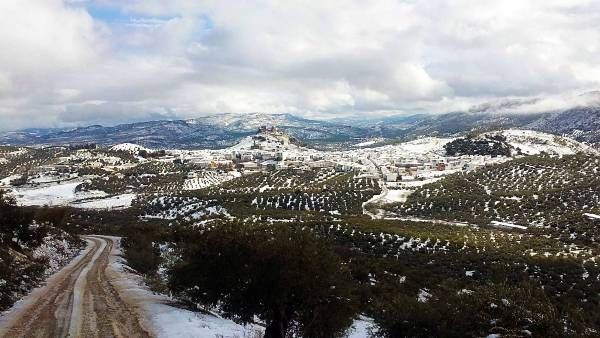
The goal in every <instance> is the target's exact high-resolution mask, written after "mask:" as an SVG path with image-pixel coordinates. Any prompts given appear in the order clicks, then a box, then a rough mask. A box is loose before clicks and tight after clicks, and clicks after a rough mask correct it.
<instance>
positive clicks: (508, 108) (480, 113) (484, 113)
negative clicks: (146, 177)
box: [0, 92, 600, 149]
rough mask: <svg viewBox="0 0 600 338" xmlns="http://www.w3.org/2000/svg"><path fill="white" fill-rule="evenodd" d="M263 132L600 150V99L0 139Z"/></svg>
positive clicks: (141, 139) (222, 120)
mask: <svg viewBox="0 0 600 338" xmlns="http://www.w3.org/2000/svg"><path fill="white" fill-rule="evenodd" d="M261 126H269V127H270V126H274V127H277V128H278V129H279V130H280V131H283V132H285V133H286V134H289V135H290V136H292V137H293V138H295V139H297V140H299V141H300V142H303V143H306V144H307V145H310V146H312V147H317V148H321V149H326V148H329V149H332V148H335V147H338V148H339V146H341V145H344V146H348V145H356V144H361V143H363V142H365V141H370V140H372V139H379V140H382V141H380V142H377V143H380V144H385V143H389V142H388V140H394V141H398V140H400V141H406V140H410V139H414V138H417V137H423V136H439V137H456V136H460V135H463V134H465V133H467V132H470V131H490V130H505V129H511V128H518V129H530V130H537V131H542V132H547V133H551V134H555V135H562V136H569V137H571V138H574V139H576V140H578V141H581V142H585V143H588V144H595V145H598V144H600V92H588V93H584V94H581V95H577V96H573V97H560V98H554V99H536V98H534V99H510V100H500V101H497V102H490V103H486V104H480V105H477V106H474V107H472V108H471V109H468V110H466V111H462V112H451V113H446V114H438V115H431V114H417V115H398V116H388V117H384V118H369V117H368V116H367V117H365V118H364V119H356V118H354V119H348V120H346V119H335V120H331V121H321V120H312V119H306V118H302V117H298V116H295V115H291V114H266V113H247V114H218V115H210V116H204V117H198V118H194V119H187V120H173V121H149V122H139V123H131V124H122V125H117V126H112V127H105V126H98V125H93V126H88V127H80V128H74V129H65V128H62V129H26V130H21V131H13V132H8V133H4V134H0V143H5V144H13V145H31V144H43V145H59V144H82V143H96V144H103V145H114V144H119V143H135V144H140V145H142V146H145V147H150V148H182V149H191V148H213V149H214V148H225V147H228V146H232V145H234V144H236V143H237V142H238V141H239V140H241V139H242V138H244V137H246V136H252V135H254V134H255V133H256V131H257V130H258V129H259V128H260V127H261Z"/></svg>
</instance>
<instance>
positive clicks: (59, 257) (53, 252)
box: [33, 234, 81, 276]
mask: <svg viewBox="0 0 600 338" xmlns="http://www.w3.org/2000/svg"><path fill="white" fill-rule="evenodd" d="M80 251H81V247H79V246H77V245H73V244H72V243H70V242H69V241H67V240H66V239H65V238H60V236H57V235H56V234H53V235H48V236H46V237H44V239H43V240H42V244H41V245H40V246H38V247H37V248H35V250H33V257H34V258H44V259H47V260H48V267H47V268H46V270H45V271H44V275H45V276H50V275H52V274H53V273H56V272H57V271H58V270H60V269H61V268H62V267H63V266H65V265H67V263H69V261H71V260H72V259H73V257H75V256H76V255H77V253H78V252H80Z"/></svg>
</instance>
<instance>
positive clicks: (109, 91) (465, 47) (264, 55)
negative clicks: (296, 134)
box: [0, 0, 600, 129]
mask: <svg viewBox="0 0 600 338" xmlns="http://www.w3.org/2000/svg"><path fill="white" fill-rule="evenodd" d="M599 22H600V4H599V3H598V2H597V1H591V0H548V1H543V2H540V1H536V0H506V1H497V2H481V1H476V0H457V1H451V2H450V1H445V0H411V1H408V0H407V1H396V0H383V1H377V2H370V3H366V2H364V1H358V0H351V1H341V0H339V1H338V0H330V1H318V2H301V1H288V2H285V4H282V3H281V2H280V1H275V0H257V1H253V2H241V3H237V4H236V5H232V4H231V3H229V2H224V1H216V0H215V1H191V0H171V1H162V0H131V1H118V0H89V1H60V0H32V1H17V0H5V1H2V2H1V3H0V47H2V51H3V53H0V122H1V123H0V128H2V129H15V128H20V127H24V126H62V125H77V124H88V123H97V122H101V123H105V124H110V123H117V122H126V121H137V120H143V119H151V118H178V117H192V116H198V115H203V114H213V113H220V112H252V111H264V112H292V113H296V114H301V115H305V116H311V117H325V118H329V117H340V116H350V115H358V114H360V115H361V116H368V114H381V113H382V112H385V113H388V114H389V113H403V112H406V113H410V112H416V111H418V112H423V111H425V112H433V113H435V112H442V111H449V110H456V109H466V108H468V107H469V106H470V105H473V104H478V103H481V102H486V101H490V100H491V101H494V100H501V99H503V98H510V99H514V98H531V97H542V98H548V99H546V100H541V101H539V102H543V104H541V103H538V104H537V105H536V107H542V106H543V107H546V106H550V107H551V106H553V105H554V104H556V105H557V106H561V105H562V103H564V101H565V100H562V99H553V98H556V97H560V95H561V94H563V93H566V92H567V93H572V92H577V91H587V90H591V89H595V88H597V87H598V86H599V83H598V82H600V77H599V76H598V74H600V66H598V64H597V60H598V58H599V57H600V24H599ZM569 102H570V101H569ZM530 108H531V107H530ZM531 109H539V108H531Z"/></svg>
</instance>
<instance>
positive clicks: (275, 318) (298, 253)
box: [169, 225, 356, 338]
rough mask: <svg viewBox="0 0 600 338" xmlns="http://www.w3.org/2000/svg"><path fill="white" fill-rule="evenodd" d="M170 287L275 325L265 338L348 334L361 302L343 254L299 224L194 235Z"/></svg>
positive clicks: (232, 314) (242, 319)
mask: <svg viewBox="0 0 600 338" xmlns="http://www.w3.org/2000/svg"><path fill="white" fill-rule="evenodd" d="M181 255H182V257H181V258H182V260H181V262H180V263H179V264H177V265H175V266H174V267H173V268H172V269H171V271H170V278H169V283H170V287H171V288H172V289H173V290H175V291H177V292H180V293H181V294H183V295H184V296H185V297H186V298H188V299H189V300H190V301H192V302H197V303H201V304H204V305H208V306H218V307H220V310H221V311H222V312H223V314H224V316H225V317H228V318H232V319H234V320H235V321H237V322H239V323H243V324H246V323H251V322H252V321H253V320H254V318H255V316H257V317H258V318H259V319H260V320H262V321H264V322H265V323H266V324H267V327H266V331H265V337H281V338H282V337H286V336H288V335H289V334H297V335H301V336H303V337H336V336H341V335H343V333H344V332H345V330H346V328H347V327H348V326H349V325H350V324H351V323H352V318H353V316H354V314H355V311H356V305H355V301H354V297H353V293H352V282H351V277H350V274H349V273H348V271H347V270H346V269H345V268H344V267H343V265H342V264H341V262H340V260H339V258H338V257H337V256H336V255H335V254H334V253H332V252H331V251H330V250H329V249H328V248H327V247H326V246H325V244H324V243H322V242H321V241H320V240H318V239H317V238H316V237H315V236H314V235H313V234H311V233H308V232H306V231H303V230H299V229H295V228H287V227H286V228H271V229H261V228H254V227H247V226H239V225H233V226H232V225H222V226H218V227H216V228H214V229H212V230H208V231H206V232H204V233H202V234H199V235H197V238H194V239H188V240H187V241H186V242H185V244H183V247H182V248H181Z"/></svg>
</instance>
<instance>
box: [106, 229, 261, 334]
mask: <svg viewBox="0 0 600 338" xmlns="http://www.w3.org/2000/svg"><path fill="white" fill-rule="evenodd" d="M112 240H113V241H114V243H115V245H114V247H113V251H112V252H111V256H110V265H109V269H108V270H107V274H108V275H109V277H110V278H111V279H112V281H113V282H114V285H115V286H116V287H117V288H118V289H119V291H120V293H121V294H122V295H123V296H125V298H127V299H128V300H130V301H131V302H132V303H134V304H136V305H137V306H138V307H139V308H140V309H141V310H142V312H143V313H142V316H143V322H142V325H143V326H144V327H147V328H149V329H151V330H152V331H153V333H154V334H155V335H156V337H158V338H183V337H186V338H187V337H190V338H191V337H216V336H219V337H223V338H226V337H231V338H233V337H252V336H255V335H254V334H253V333H255V332H256V333H257V334H256V336H262V331H263V328H262V327H260V326H258V325H248V326H243V325H239V324H236V323H235V322H233V321H232V320H228V319H224V318H220V317H217V316H214V315H210V314H204V313H199V312H193V311H189V310H185V309H181V308H178V307H175V306H173V305H171V304H174V303H175V302H174V301H173V299H171V298H169V297H167V296H165V295H159V294H155V293H153V292H151V291H150V290H149V289H148V288H147V287H146V286H145V284H144V281H143V278H142V277H141V276H138V275H136V274H133V273H130V272H127V268H126V266H125V264H124V260H123V258H121V257H120V255H121V251H120V247H119V239H118V238H116V237H112Z"/></svg>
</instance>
